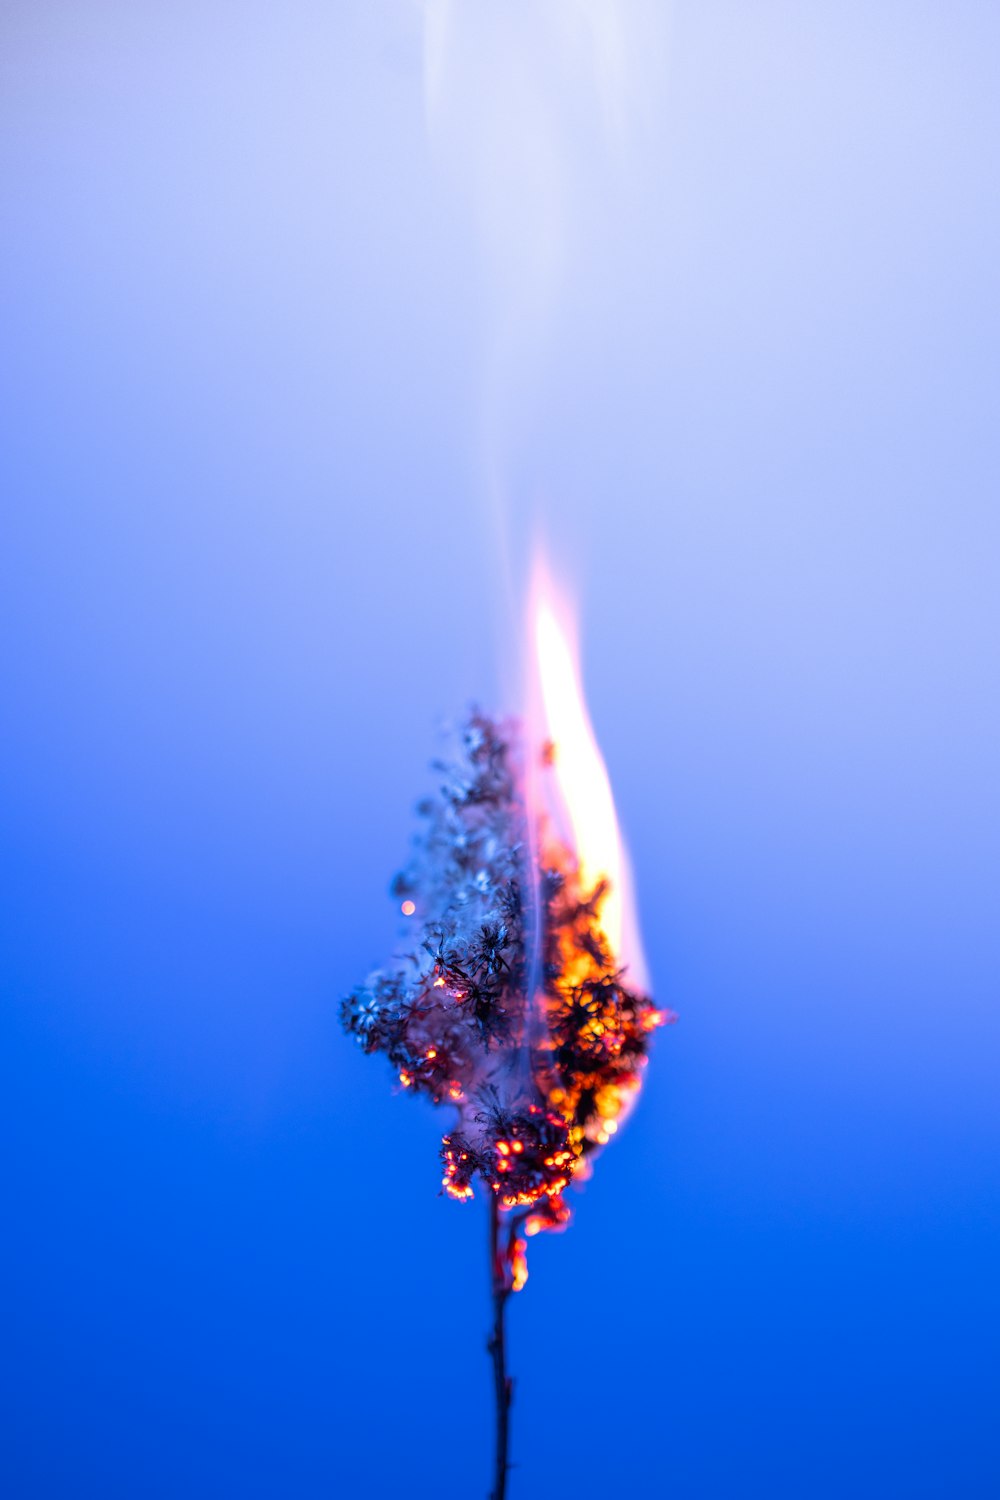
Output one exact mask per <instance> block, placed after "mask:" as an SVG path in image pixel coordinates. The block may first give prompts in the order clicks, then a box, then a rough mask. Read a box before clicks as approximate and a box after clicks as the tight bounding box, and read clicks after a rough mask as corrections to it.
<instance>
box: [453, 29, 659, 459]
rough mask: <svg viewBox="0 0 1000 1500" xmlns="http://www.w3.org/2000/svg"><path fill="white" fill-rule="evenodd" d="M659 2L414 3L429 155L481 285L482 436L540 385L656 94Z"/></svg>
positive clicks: (657, 90)
mask: <svg viewBox="0 0 1000 1500" xmlns="http://www.w3.org/2000/svg"><path fill="white" fill-rule="evenodd" d="M668 13H669V12H668V0H423V26H424V99H425V108H426V120H427V129H428V134H429V139H430V142H431V146H432V150H433V152H434V155H435V159H436V161H437V163H438V164H439V166H440V168H441V170H442V171H444V172H445V173H447V174H448V177H449V180H450V182H451V184H452V186H453V188H454V191H455V192H456V193H457V194H458V195H460V197H461V198H462V199H463V200H464V202H465V203H466V204H467V206H468V210H469V214H470V218H471V222H472V226H473V231H474V234H475V238H476V243H477V247H478V251H479V255H480V259H481V266H482V275H483V297H482V302H483V320H484V326H483V329H482V335H483V340H484V387H483V404H484V413H483V416H484V425H485V431H484V436H485V437H486V438H487V441H488V442H489V440H490V432H491V430H492V431H493V435H494V437H495V436H496V431H495V429H496V427H497V425H499V426H501V427H502V425H503V421H504V416H505V408H506V405H507V403H508V402H509V400H510V398H511V395H512V393H513V392H515V391H516V392H518V393H519V395H520V396H521V397H522V399H523V395H524V392H525V391H526V390H527V391H528V393H529V395H530V393H531V390H532V387H533V385H534V384H535V382H536V381H537V378H538V369H539V365H540V362H541V361H542V360H543V357H544V355H545V352H546V347H547V343H548V340H549V338H550V336H551V329H552V322H553V317H554V314H555V313H556V311H557V309H558V305H559V301H560V293H561V291H562V289H563V288H564V287H565V286H566V284H567V283H568V282H571V281H573V280H574V279H575V278H577V277H578V275H579V272H580V269H581V262H584V263H585V260H586V247H587V240H588V234H589V232H590V230H591V228H592V226H593V225H594V223H595V222H597V221H598V220H599V216H600V213H601V210H602V207H603V205H604V203H605V202H606V199H607V196H608V192H609V185H610V184H611V183H612V182H613V180H614V177H615V175H616V174H617V173H620V172H622V171H627V170H628V167H629V164H630V162H631V161H634V159H635V156H636V154H637V153H639V152H641V149H642V136H643V131H644V129H645V126H646V125H647V123H648V121H649V118H650V115H651V113H652V111H653V109H654V107H655V104H656V101H657V100H658V98H659V97H660V96H661V95H662V92H663V87H664V74H665V68H666V46H665V42H666V22H667V17H668Z"/></svg>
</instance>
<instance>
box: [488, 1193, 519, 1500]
mask: <svg viewBox="0 0 1000 1500" xmlns="http://www.w3.org/2000/svg"><path fill="white" fill-rule="evenodd" d="M490 1287H491V1291H492V1296H493V1332H492V1334H491V1335H490V1340H489V1343H488V1344H487V1345H486V1348H487V1351H488V1352H489V1354H490V1355H492V1358H493V1385H494V1392H495V1396H496V1469H495V1475H494V1480H493V1490H492V1493H491V1496H490V1500H504V1497H505V1496H506V1494H507V1470H508V1467H509V1465H508V1461H507V1447H508V1440H509V1434H510V1403H511V1398H512V1397H513V1394H514V1382H513V1380H512V1379H511V1377H510V1376H509V1375H508V1374H507V1345H506V1341H505V1338H504V1310H505V1308H506V1305H507V1298H508V1297H509V1295H510V1287H509V1286H508V1285H507V1275H506V1267H505V1265H504V1262H503V1260H502V1258H501V1251H500V1205H499V1203H498V1202H497V1195H496V1193H491V1194H490Z"/></svg>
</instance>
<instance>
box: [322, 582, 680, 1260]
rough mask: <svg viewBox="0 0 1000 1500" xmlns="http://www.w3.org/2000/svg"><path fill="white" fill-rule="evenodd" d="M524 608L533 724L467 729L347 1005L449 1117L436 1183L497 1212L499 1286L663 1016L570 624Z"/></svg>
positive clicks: (613, 1118) (359, 1032) (542, 593)
mask: <svg viewBox="0 0 1000 1500" xmlns="http://www.w3.org/2000/svg"><path fill="white" fill-rule="evenodd" d="M532 609H533V616H532V619H533V629H532V632H531V634H532V639H533V641H534V643H535V647H536V650H537V657H536V661H535V668H536V672H537V688H538V696H539V697H540V711H539V712H538V713H537V714H535V713H532V715H530V716H529V728H528V729H527V730H524V729H522V728H521V727H519V726H518V725H515V724H512V723H503V724H500V723H494V722H492V721H491V720H488V719H486V718H485V717H484V716H482V715H479V714H475V715H473V716H472V717H471V719H470V720H469V722H468V724H467V726H466V728H465V731H464V735H463V752H464V754H463V756H462V758H461V759H460V760H459V761H458V762H457V763H456V764H454V765H451V766H448V767H446V768H444V769H445V779H444V781H443V784H442V785H441V787H440V790H439V794H438V796H437V797H434V798H430V799H428V800H426V801H425V802H424V803H422V804H421V805H420V811H421V814H422V815H423V817H424V819H425V820H426V827H425V831H424V834H423V837H422V838H421V840H420V844H419V848H418V852H417V854H416V856H415V858H414V860H413V861H412V863H411V865H410V866H409V867H408V868H407V869H406V870H405V871H403V873H402V874H401V875H399V876H398V877H397V879H396V882H395V886H394V890H395V894H396V897H397V899H398V900H399V901H400V904H401V910H402V912H403V913H405V914H408V915H409V917H410V918H411V920H410V921H408V923H407V933H408V936H409V937H410V938H411V939H412V944H413V946H412V951H411V953H410V955H409V957H408V958H407V959H406V960H405V962H404V963H403V964H402V966H401V967H400V968H398V969H396V970H392V971H380V972H379V973H377V974H375V975H373V976H372V977H371V978H370V979H369V980H368V982H367V983H366V984H365V985H364V986H362V987H361V988H360V989H358V990H356V991H355V992H354V993H353V994H351V995H350V996H348V997H347V999H346V1000H345V1002H344V1006H343V1020H344V1024H345V1027H346V1029H347V1030H348V1031H349V1032H351V1033H352V1034H353V1035H354V1036H355V1037H356V1038H357V1040H358V1042H359V1044H360V1045H361V1046H362V1047H363V1048H364V1050H365V1051H367V1052H376V1051H381V1052H385V1053H386V1054H387V1056H388V1058H389V1061H390V1063H391V1065H392V1067H393V1069H394V1071H395V1073H396V1077H397V1079H398V1081H399V1084H400V1085H401V1086H402V1088H403V1089H405V1090H406V1091H407V1092H408V1093H413V1094H418V1093H423V1094H425V1095H426V1096H427V1097H429V1098H430V1099H431V1101H432V1102H433V1103H434V1104H439V1105H445V1106H446V1107H448V1108H450V1109H452V1110H453V1111H454V1112H455V1115H456V1119H455V1122H454V1124H453V1126H452V1128H450V1129H449V1130H448V1131H447V1132H446V1134H445V1136H444V1138H443V1141H442V1149H441V1161H442V1167H443V1178H442V1185H443V1188H444V1191H445V1192H446V1193H447V1194H448V1195H449V1196H450V1197H452V1198H454V1199H456V1200H457V1201H460V1202H464V1201H467V1200H469V1199H471V1198H472V1197H473V1196H474V1185H475V1183H476V1181H477V1180H478V1181H479V1182H480V1183H481V1184H483V1186H484V1187H485V1189H486V1191H487V1192H488V1193H490V1194H493V1195H494V1198H495V1203H496V1206H497V1207H498V1208H499V1210H500V1211H501V1212H502V1213H503V1214H504V1215H506V1216H507V1217H508V1219H509V1232H508V1234H507V1236H506V1239H505V1242H504V1245H503V1250H502V1261H503V1276H504V1278H505V1285H506V1287H507V1289H508V1290H519V1289H520V1287H521V1286H523V1285H524V1283H525V1281H526V1279H527V1265H526V1260H525V1241H524V1239H522V1237H521V1231H522V1229H523V1231H524V1233H525V1234H526V1235H529V1236H530V1235H534V1234H537V1233H538V1232H539V1231H540V1230H543V1229H554V1230H555V1229H562V1228H564V1227H565V1226H566V1224H567V1222H568V1220H569V1208H568V1205H567V1203H566V1201H565V1198H564V1194H565V1192H566V1190H567V1188H568V1187H569V1186H570V1185H571V1184H572V1183H573V1182H574V1181H576V1182H580V1181H582V1180H583V1179H584V1178H585V1177H587V1176H589V1175H590V1167H591V1163H592V1161H593V1158H594V1156H595V1154H596V1153H597V1152H598V1151H599V1149H600V1148H601V1147H603V1146H605V1145H607V1143H608V1142H609V1140H610V1139H611V1137H612V1136H613V1135H615V1134H616V1132H617V1130H618V1127H619V1124H620V1122H621V1120H622V1119H623V1117H624V1115H625V1114H626V1113H627V1111H628V1109H629V1107H630V1106H631V1104H632V1102H633V1101H634V1099H635V1096H636V1094H637V1092H638V1090H639V1087H640V1083H641V1078H642V1071H643V1069H644V1067H645V1065H646V1060H647V1054H648V1049H649V1041H650V1037H651V1034H652V1032H653V1031H654V1030H655V1029H656V1028H657V1027H658V1026H660V1025H661V1024H663V1023H664V1022H665V1021H666V1020H668V1019H672V1018H671V1017H670V1016H669V1015H668V1013H667V1012H665V1011H664V1010H662V1009H657V1008H656V1007H655V1006H654V1005H653V1002H652V1001H651V1000H650V999H649V998H648V997H647V995H646V994H645V993H644V990H643V989H640V988H638V987H637V988H633V979H632V971H631V969H630V968H629V967H628V966H626V964H625V962H624V960H623V954H622V943H623V933H624V932H625V931H626V930H627V927H628V921H627V920H626V918H627V910H626V908H627V903H626V895H627V871H626V864H625V856H624V849H623V844H622V839H621V835H620V832H619V829H618V823H617V818H616V814H615V807H614V801H613V798H612V795H611V785H610V781H609V779H608V774H607V770H606V768H605V765H604V761H603V759H602V757H601V754H600V750H599V749H598V746H597V742H596V739H595V737H594V733H593V729H592V727H591V725H590V721H589V716H588V714H587V710H586V705H585V703H584V699H583V693H582V687H581V679H580V673H579V670H578V666H577V658H576V653H575V649H574V645H573V632H572V626H571V622H570V621H569V617H568V614H567V612H566V611H565V610H564V609H563V608H561V606H560V605H559V603H558V600H557V597H556V595H555V592H554V591H553V590H551V589H541V588H539V589H536V590H535V593H534V598H533V604H532ZM418 910H419V912H420V914H421V915H420V917H419V918H418V919H417V921H416V924H415V925H414V923H413V921H412V917H413V916H414V915H415V914H416V912H417V911H418ZM421 924H422V925H421ZM633 925H634V924H633ZM635 951H636V952H638V945H637V943H636V945H635Z"/></svg>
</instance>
